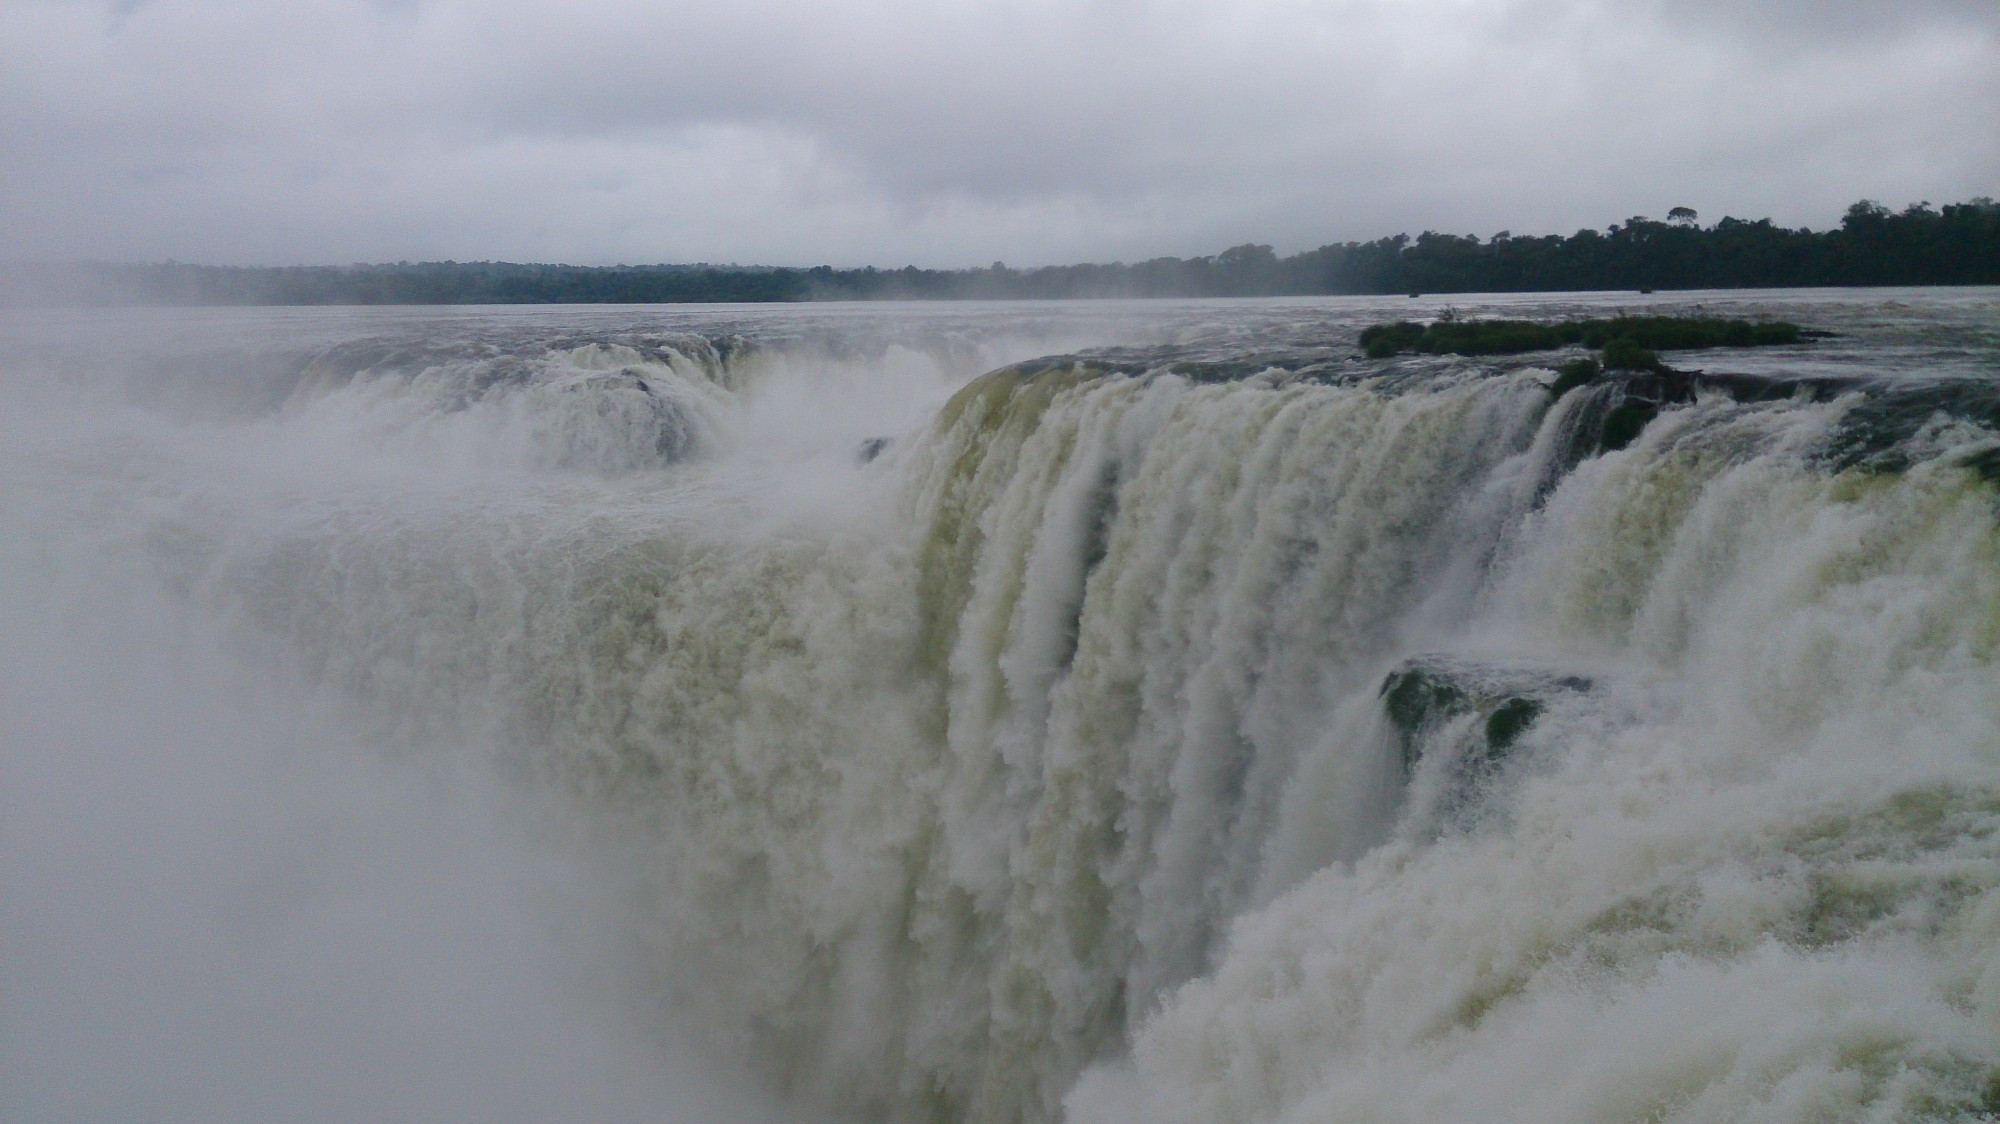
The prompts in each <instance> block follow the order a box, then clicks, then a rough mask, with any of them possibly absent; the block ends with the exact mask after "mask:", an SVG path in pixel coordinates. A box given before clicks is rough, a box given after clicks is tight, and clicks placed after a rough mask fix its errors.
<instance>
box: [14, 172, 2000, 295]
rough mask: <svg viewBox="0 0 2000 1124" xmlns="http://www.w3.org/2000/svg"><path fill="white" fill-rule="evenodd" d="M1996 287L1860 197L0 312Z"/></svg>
mask: <svg viewBox="0 0 2000 1124" xmlns="http://www.w3.org/2000/svg"><path fill="white" fill-rule="evenodd" d="M1982 284H1984V285H1991V284H2000V204H1996V203H1995V202H1994V201H1993V200H1992V199H1990V198H1985V197H1981V198H1977V199H1973V200H1971V201H1969V202H1966V203H1957V204H1950V205H1947V206H1945V207H1943V208H1942V209H1933V208H1932V207H1931V206H1930V204H1928V203H1915V204H1911V205H1910V206H1908V207H1906V208H1904V209H1903V210H1901V211H1894V210H1891V209H1889V208H1887V207H1884V206H1883V205H1881V204H1880V203H1876V202H1873V201H1870V200H1863V201H1862V202H1859V203H1856V204H1854V205H1853V206H1851V207H1849V208H1848V209H1847V213H1846V215H1845V216H1843V217H1842V218H1841V220H1840V225H1839V226H1838V227H1836V228H1834V229H1830V230H1823V231H1813V230H1810V229H1805V228H1800V229H1797V230H1792V229H1787V228H1785V227H1781V226H1776V225H1774V224H1773V223H1772V222H1771V221H1770V220H1769V219H1757V220H1754V221H1753V220H1745V219H1736V218H1725V219H1723V220H1721V221H1720V222H1717V223H1715V224H1714V225H1712V226H1702V225H1700V223H1699V216H1697V215H1696V213H1695V212H1694V211H1693V210H1690V209H1689V208H1686V207H1675V208H1674V209H1673V210H1671V211H1669V212H1668V213H1667V218H1666V220H1665V221H1659V220H1655V219H1650V218H1646V217H1644V216H1636V217H1634V218H1631V219H1627V220H1626V221H1625V222H1623V223H1614V224H1612V225H1611V226H1610V227H1609V228H1607V229H1605V230H1603V231H1597V230H1579V231H1577V232H1576V233H1575V234H1572V235H1569V236H1567V237H1564V236H1562V235H1554V234H1551V235H1541V236H1516V235H1514V234H1511V233H1509V232H1506V231H1502V232H1500V233H1499V234H1495V235H1494V236H1493V237H1491V238H1488V239H1485V240H1483V241H1482V240H1481V239H1479V238H1478V237H1476V236H1472V235H1460V234H1439V233H1436V232H1434V231H1425V232H1424V233H1422V234H1419V235H1417V236H1416V237H1415V238H1411V237H1410V236H1409V235H1407V234H1398V235H1395V236H1393V237H1389V238H1378V239H1376V240H1375V241H1373V242H1343V243H1339V244H1336V245H1329V246H1321V247H1320V248H1318V249H1316V250H1307V251H1305V252H1303V253H1299V254H1294V255H1292V256H1291V257H1279V256H1278V255H1277V254H1276V253H1274V252H1272V249H1271V247H1269V246H1261V245H1254V244H1252V245H1242V246H1236V247H1232V248H1231V249H1228V250H1224V251H1223V252H1221V253H1219V254H1216V255H1214V256H1212V257H1199V258H1155V259H1153V260H1151V261H1143V262H1137V263H1133V264H1126V263H1123V262H1117V263H1112V264H1108V265H1063V266H1044V267H1041V268H1036V269H1010V268H1008V267H1007V266H1006V265H1004V264H1002V263H1000V262H995V263H993V265H991V266H990V267H986V268H979V269H959V270H937V269H918V268H916V267H915V266H906V267H904V268H902V269H888V270H885V269H875V268H872V267H870V268H866V269H835V268H832V267H831V266H824V265H822V266H817V267H815V268H811V269H796V268H779V267H745V266H712V265H642V266H628V265H618V266H576V265H517V264H513V263H509V262H418V263H411V262H397V263H394V264H383V265H351V266H292V267H248V268H245V267H230V266H207V265H187V264H183V263H178V262H171V261H170V262H166V263H163V264H158V265H114V264H84V265H62V266H55V265H13V266H0V295H4V296H6V297H9V298H11V299H10V301H9V303H16V304H22V303H25V304H43V303H149V304H188V305H221V304H274V305H275V304H284V305H293V304H579V303H621V304H625V303H629V304H655V303H681V302H761V301H811V300H975V299H989V300H990V299H1014V300H1018V299H1055V298H1073V297H1249V296H1311V295H1329V294H1367V293H1376V294H1394V293H1467V292H1546V291H1567V290H1603V289H1653V290H1668V289H1734V288H1777V287H1808V286H1826V285H1982Z"/></svg>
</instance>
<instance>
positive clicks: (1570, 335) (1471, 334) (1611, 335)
mask: <svg viewBox="0 0 2000 1124" xmlns="http://www.w3.org/2000/svg"><path fill="white" fill-rule="evenodd" d="M1812 334H1814V333H1808V332H1806V331H1805V330H1804V329H1801V328H1800V327H1799V326H1798V325H1797V324H1791V323H1787V322H1785V321H1782V320H1766V321H1750V320H1725V319H1722V318H1720V317H1712V316H1613V317H1609V318H1606V319H1591V320H1558V321H1553V322H1545V321H1536V320H1461V319H1459V318H1457V317H1456V316H1452V315H1449V314H1447V315H1446V316H1444V317H1442V318H1440V319H1437V320H1434V321H1432V322H1430V323H1429V324H1419V323H1416V322H1415V321H1410V320H1399V321H1396V322H1395V323H1393V324H1376V325H1374V326H1373V327H1370V328H1365V329H1363V330H1362V332H1361V341H1360V342H1361V349H1362V351H1364V352H1365V353H1367V355H1368V357H1369V358H1371V359H1387V358H1389V357H1390V356H1392V355H1397V354H1400V353H1402V352H1405V351H1408V352H1414V353H1417V354H1421V355H1517V354H1520V353H1521V352H1526V351H1553V350H1555V349H1557V348H1561V347H1569V346H1573V345H1578V344H1580V345H1582V346H1584V347H1589V348H1597V349H1601V350H1602V352H1603V366H1604V367H1605V368H1609V369H1611V370H1625V371H1657V370H1661V369H1663V368H1662V364H1661V363H1660V360H1659V357H1658V356H1657V355H1655V354H1654V352H1656V351H1679V350H1691V349H1697V348H1709V347H1766V346H1770V345H1773V344H1789V343H1798V342H1799V341H1800V340H1802V339H1804V338H1806V337H1807V336H1809V335H1812ZM1598 370H1599V363H1598V360H1595V359H1578V360H1574V361H1571V362H1568V363H1564V364H1562V366H1561V367H1559V368H1558V369H1557V373H1558V375H1559V376H1561V380H1562V382H1563V383H1568V384H1570V385H1578V384H1581V383H1584V382H1588V381H1590V380H1591V379H1592V378H1595V377H1596V375H1597V371H1598ZM1565 389H1567V387H1565Z"/></svg>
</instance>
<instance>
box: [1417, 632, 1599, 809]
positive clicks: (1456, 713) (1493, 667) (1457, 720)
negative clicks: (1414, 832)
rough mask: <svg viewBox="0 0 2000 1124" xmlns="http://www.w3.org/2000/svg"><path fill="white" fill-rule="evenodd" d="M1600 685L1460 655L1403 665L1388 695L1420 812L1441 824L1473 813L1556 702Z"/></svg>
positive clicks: (1583, 678) (1577, 677) (1419, 659)
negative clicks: (1513, 752)
mask: <svg viewBox="0 0 2000 1124" xmlns="http://www.w3.org/2000/svg"><path fill="white" fill-rule="evenodd" d="M1592 687H1593V683H1592V681H1591V680H1590V679H1589V678H1588V677H1586V676H1581V675H1567V674H1562V673H1558V672H1551V671H1546V670H1541V669H1534V668H1518V667H1506V666H1502V665H1498V664H1491V663H1483V662H1479V661H1475V660H1467V659H1463V658H1460V657H1455V656H1444V655H1421V656H1413V657H1411V658H1410V659H1407V660H1404V661H1403V662H1402V663H1401V664H1399V665H1397V666H1396V668H1395V669H1394V670H1392V671H1390V672H1389V674H1388V675H1387V676H1386V677H1384V679H1383V680H1382V689H1381V692H1380V697H1381V699H1382V709H1383V711H1384V713H1385V714H1386V715H1387V716H1388V719H1389V724H1390V726H1391V727H1392V728H1394V730H1395V732H1396V742H1397V748H1398V750H1399V752H1400V754H1401V759H1402V766H1403V779H1404V781H1405V782H1407V783H1411V784H1412V785H1413V786H1414V787H1415V788H1416V789H1418V790H1419V791H1418V792H1416V793H1414V794H1413V798H1414V800H1415V802H1416V803H1417V804H1419V805H1420V806H1421V807H1420V810H1419V813H1418V814H1419V815H1420V816H1422V817H1423V818H1424V819H1427V820H1430V821H1433V822H1450V821H1453V820H1459V819H1463V818H1465V816H1466V814H1467V812H1468V810H1469V809H1471V808H1472V807H1473V806H1474V805H1475V804H1477V803H1478V800H1479V797H1480V795H1481V790H1482V789H1483V788H1484V787H1485V783H1486V781H1487V780H1488V778H1490V777H1491V776H1492V775H1493V774H1494V773H1496V772H1498V771H1499V769H1500V767H1501V766H1502V765H1503V764H1504V763H1505V761H1506V759H1507V756H1508V754H1509V752H1510V751H1511V750H1512V749H1513V748H1514V746H1515V744H1516V743H1518V742H1519V741H1520V740H1521V737H1522V736H1523V735H1524V734H1526V733H1527V732H1528V730H1529V728H1530V727H1532V726H1533V725H1534V724H1535V722H1536V721H1537V720H1538V719H1540V718H1541V717H1542V715H1543V713H1544V712H1545V711H1547V709H1548V707H1549V706H1550V704H1551V703H1552V702H1553V701H1554V700H1556V699H1558V698H1560V697H1562V696H1564V695H1575V694H1579V693H1582V692H1586V691H1589V690H1591V689H1592ZM1420 774H1421V775H1420Z"/></svg>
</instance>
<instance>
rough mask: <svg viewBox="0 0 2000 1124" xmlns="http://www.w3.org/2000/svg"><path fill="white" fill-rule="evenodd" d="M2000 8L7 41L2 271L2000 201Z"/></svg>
mask: <svg viewBox="0 0 2000 1124" xmlns="http://www.w3.org/2000/svg"><path fill="white" fill-rule="evenodd" d="M1996 138H2000V7H1996V6H1994V5H1992V4H1991V3H1988V2H1986V0H1917V2H1912V3H1904V4H1898V5H1894V6H1887V5H1881V4H1876V3H1864V2H1860V0H1840V2H1835V3H1823V2H1815V3H1808V2H1806V0H1780V2H1775V3H1767V4H1761V5H1755V6H1750V7H1747V8H1746V7H1744V6H1742V5H1738V4H1733V3H1717V2H1715V0H1258V2H1250V0H1155V2H1146V0H933V2H930V3H912V2H907V0H827V2H822V3H816V4H808V3H802V2H798V0H727V2H725V0H674V2H669V3H641V2H637V0H573V2H571V3H566V4H563V5H547V4H541V3H533V2H530V0H297V2H294V3H288V4H282V5H277V4H250V3H245V2H243V0H119V2H115V3H107V2H105V0H12V2H11V3H9V4H8V5H6V6H5V7H4V9H0V151H5V152H6V153H7V154H8V159H7V160H6V161H5V164H4V168H0V259H51V258H104V259H120V260H157V259H162V258H167V257H174V258H179V259H182V260H196V261H208V262H218V263H240V264H290V263H303V262H346V261H383V260H389V261H393V260H399V259H409V260H419V259H444V258H453V259H459V260H474V259H494V258H504V259H512V260H560V261H570V262H578V263H603V264H610V263H617V262H656V261H714V262H731V261H735V262H746V263H747V262H761V263H770V264H785V265H810V264H816V263H820V262H828V263H832V264H837V265H858V264H879V265H901V264H904V263H915V264H918V265H927V266H962V265H971V264H983V263H985V262H988V261H991V260H994V259H996V258H1004V259H1006V260H1007V261H1009V262H1010V263H1012V264H1016V265H1032V264H1040V263H1048V262H1059V261H1073V260H1087V259H1088V260H1108V259H1126V260H1133V259H1140V258H1146V257H1151V256H1156V255H1162V254H1175V255H1188V254H1199V253H1211V252H1214V251H1215V250H1218V249H1220V248H1222V247H1223V246H1227V245H1231V244H1235V243H1240V242H1245V241H1259V242H1269V243H1273V244H1275V245H1277V246H1278V248H1279V250H1280V251H1281V252H1288V251H1292V250H1297V249H1302V248H1307V247H1310V246H1315V245H1319V244H1322V243H1325V242H1330V241H1340V240H1346V239H1353V238H1368V237H1373V236H1376V235H1380V234H1385V233H1391V232H1395V231H1403V230H1408V231H1412V232H1414V231H1417V230H1422V229H1438V230H1448V231H1454V232H1459V233H1477V234H1481V235H1484V234H1490V233H1492V232H1494V231H1497V230H1499V229H1502V228H1508V229H1511V230H1513V231H1515V232H1516V233H1527V232H1568V231H1572V230H1574V229H1576V228H1577V227H1579V226H1597V225H1603V224H1604V223H1605V222H1609V221H1613V220H1617V219H1622V218H1624V217H1626V216H1628V215H1630V214H1633V213H1635V212H1636V213H1645V214H1652V215H1656V216H1657V215H1660V214H1663V213H1664V212H1665V211H1666V210H1667V209H1668V208H1669V207H1672V206H1676V205H1685V206H1691V207H1695V208H1696V209H1698V210H1699V211H1701V213H1702V215H1703V216H1704V218H1706V219H1714V218H1718V217H1720V216H1721V215H1722V214H1724V213H1731V214H1736V215H1739V216H1743V217H1761V216H1766V215H1768V216H1770V217H1773V218H1776V219H1778V220H1779V221H1781V222H1785V223H1788V224H1801V223H1803V224H1809V225H1825V224H1828V223H1830V222H1832V221H1833V220H1834V219H1835V218H1836V217H1837V216H1838V215H1839V213H1840V211H1841V209H1842V208H1844V207H1845V205H1846V204H1848V203H1850V202H1852V201H1853V200H1855V199H1857V198H1861V197H1864V196H1866V197H1873V198H1880V199H1883V200H1885V201H1888V202H1890V203H1891V204H1892V205H1898V206H1900V205H1901V204H1903V203H1905V202H1910V201H1914V200H1918V199H1928V200H1932V201H1934V202H1946V201H1955V200H1958V199H1963V198H1967V197H1970V196H1972V195H1979V194H1994V193H1995V192H1996V189H2000V140H1996Z"/></svg>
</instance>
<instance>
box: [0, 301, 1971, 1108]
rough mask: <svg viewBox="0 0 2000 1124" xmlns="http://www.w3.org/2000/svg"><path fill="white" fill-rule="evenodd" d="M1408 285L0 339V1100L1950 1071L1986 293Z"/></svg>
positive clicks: (365, 314)
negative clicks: (1484, 347)
mask: <svg viewBox="0 0 2000 1124" xmlns="http://www.w3.org/2000/svg"><path fill="white" fill-rule="evenodd" d="M1641 301H1643V302H1644V305H1643V306H1642V305H1640V304H1639V303H1638V302H1641ZM1445 303H1446V302H1444V301H1440V300H1422V301H1412V300H1406V299H1400V298H1399V299H1395V300H1385V299H1378V298H1357V299H1342V300H1298V301H1257V302H1211V303H1164V302H1163V303H1085V304H1055V305H1032V304H1023V305H978V304H965V305H866V306H803V307H798V306H786V307H764V308H702V309H672V308H667V309H662V308H529V309H437V310H407V309H405V310H381V309H376V310H355V309H315V310H296V309H266V310H152V311H131V310H127V311H98V312H81V311H75V312H36V313H28V312H9V313H5V314H4V319H0V624H3V625H4V628H5V631H4V638H0V739H4V740H0V770H4V772H0V784H4V787H3V788H0V800H4V804H0V817H4V818H0V846H3V847H4V850H0V879H4V881H0V917H4V930H0V936H4V940H5V944H4V945H0V955H4V962H0V971H4V973H5V976H4V978H5V984H4V987H5V994H4V998H0V1004H4V1006H0V1115H4V1116H5V1117H6V1118H7V1119H9V1120H15V1119H20V1120H35V1121H39V1120H64V1121H71V1120H132V1119H148V1120H218V1119H231V1120H236V1119H241V1120H253V1119H254V1120H275V1119H342V1120H368V1119H381V1120H414V1119H426V1120H468V1121H470V1120H480V1121H495V1120H522V1121H528V1120H553V1119H568V1120H648V1119H663V1120H684V1121H749V1120H760V1121H783V1120H825V1119H829V1118H832V1117H834V1116H836V1115H837V1116H840V1117H842V1118H851V1119H855V1120H891V1121H952V1122H956V1121H965V1122H1000V1121H1006V1122H1012V1121H1044V1120H1056V1119H1069V1120H1072V1121H1077V1122H1079V1124H1089V1122H1100V1124H1111V1122H1121V1121H1132V1120H1147V1121H1155V1122H1166V1121H1187V1122H1216V1121H1232V1122H1233V1121H1298V1122H1305V1121H1410V1122H1428V1121H1444V1120H1474V1119H1478V1120H1494V1121H1523V1122H1527V1121H1578V1122H1582V1121H1607V1122H1608V1121H1639V1120H1648V1121H1687V1122H1695V1121H1717V1120H1759V1121H1766V1120H1768V1121H1801V1122H1803V1121H1825V1120H1883V1121H1888V1120H1921V1119H1973V1118H1977V1116H1978V1114H1979V1113H1981V1112H1986V1113H1993V1112H2000V675H1996V667H1995V659H1996V648H2000V491H1996V483H1995V482H1996V479H2000V293H1996V291H1994V290H1991V289H1972V290H1904V291H1874V292H1869V291H1854V292H1840V291H1820V292H1798V293H1754V294H1688V295H1680V294H1676V295H1673V296H1670V297H1644V298H1639V297H1631V296H1625V297H1618V298H1616V299H1614V298H1612V297H1610V296H1584V297H1573V298H1564V297H1545V296H1544V297H1507V298H1456V299H1453V300H1452V301H1451V302H1450V303H1452V304H1455V305H1456V312H1457V313H1458V314H1459V315H1468V316H1481V315H1515V316H1554V315H1577V314H1593V315H1594V314H1601V313H1603V312H1605V311H1607V310H1610V309H1613V308H1624V309H1631V310H1638V309H1639V308H1641V307H1644V308H1646V309H1656V310H1661V311H1674V312H1685V311H1688V310H1690V309H1691V308H1692V307H1693V306H1696V305H1700V306H1701V307H1702V308H1703V309H1705V310H1706V311H1710V312H1715V313H1720V314H1727V315H1732V316H1752V317H1781V318H1785V319H1790V320H1793V321H1796V322H1798V323H1801V324H1803V325H1805V326H1807V327H1809V328H1812V329H1818V330H1823V331H1826V332H1831V333H1834V334H1833V335H1832V336H1830V337H1828V338H1822V339H1815V340H1812V341H1810V342H1807V343H1804V344H1799V345H1796V346H1787V347H1778V348H1768V349H1759V350H1757V351H1754V352H1751V351H1745V352H1732V351H1715V352H1687V353H1679V352H1677V353H1670V354H1668V355H1667V356H1666V358H1667V360H1668V361H1669V362H1670V363H1672V364H1673V365H1674V366H1675V367H1680V368H1687V369H1690V370H1692V369H1700V370H1702V371H1703V372H1705V374H1704V375H1702V376H1700V377H1697V378H1690V379H1683V380H1679V381H1677V382H1676V381H1675V380H1664V381H1663V380H1651V381H1650V382H1649V381H1647V380H1644V379H1609V380H1604V381H1601V382H1599V383H1597V384H1592V385H1588V386H1585V387H1582V388H1580V389H1577V390H1573V391H1570V392H1568V393H1567V394H1565V395H1563V396H1561V397H1560V398H1558V397H1557V396H1555V395H1554V394H1552V393H1551V390H1550V386H1551V384H1552V383H1553V381H1554V375H1553V373H1552V372H1551V371H1549V370H1548V369H1547V368H1546V367H1544V366H1542V365H1540V364H1542V363H1547V362H1549V359H1548V357H1547V356H1542V357H1533V356H1530V357H1518V358H1510V359H1506V360H1463V359H1457V358H1430V357H1424V358H1407V357H1406V358H1402V359H1393V360H1368V359H1364V358H1362V357H1360V355H1359V353H1358V350H1357V348H1356V347H1355V344H1354V336H1355V333H1356V332H1357V331H1358V329H1359V328H1361V327H1362V326H1365V325H1367V324H1369V323H1373V322H1376V321H1379V320H1382V319H1387V318H1392V317H1405V316H1412V315H1436V314H1437V313H1439V312H1440V311H1441V310H1442V308H1443V306H1444V304H1445ZM1048 357H1057V358H1048ZM989 372H991V373H989Z"/></svg>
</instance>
